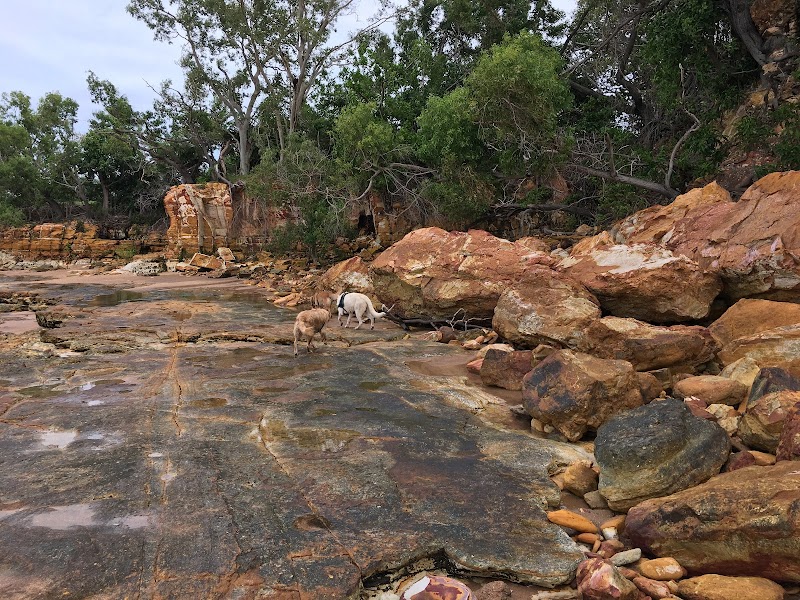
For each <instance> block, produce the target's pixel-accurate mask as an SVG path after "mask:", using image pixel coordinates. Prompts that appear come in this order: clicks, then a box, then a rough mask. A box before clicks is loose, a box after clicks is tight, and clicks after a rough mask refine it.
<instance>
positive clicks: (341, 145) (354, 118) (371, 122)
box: [333, 102, 400, 168]
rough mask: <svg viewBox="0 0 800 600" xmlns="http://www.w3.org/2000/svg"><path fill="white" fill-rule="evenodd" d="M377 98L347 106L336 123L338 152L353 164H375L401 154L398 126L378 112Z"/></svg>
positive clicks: (342, 157)
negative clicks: (394, 126)
mask: <svg viewBox="0 0 800 600" xmlns="http://www.w3.org/2000/svg"><path fill="white" fill-rule="evenodd" d="M375 109H376V105H375V103H374V102H368V103H365V104H356V105H354V106H348V107H346V108H345V109H344V110H343V111H342V112H341V114H340V115H339V118H338V119H337V120H336V123H335V124H334V126H333V138H334V140H335V151H336V156H337V157H339V158H340V159H342V160H345V161H347V162H349V163H351V164H353V165H359V166H363V167H367V168H369V167H371V166H376V165H381V164H385V163H387V162H389V161H390V160H392V158H393V157H394V156H396V155H398V154H399V152H400V149H399V148H398V143H397V140H396V136H395V132H394V128H393V127H392V126H391V124H390V123H388V122H386V121H385V120H382V119H379V118H378V117H376V116H375Z"/></svg>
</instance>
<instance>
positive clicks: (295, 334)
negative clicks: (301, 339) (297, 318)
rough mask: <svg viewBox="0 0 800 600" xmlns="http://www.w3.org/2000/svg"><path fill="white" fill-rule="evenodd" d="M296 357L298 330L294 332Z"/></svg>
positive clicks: (295, 353)
mask: <svg viewBox="0 0 800 600" xmlns="http://www.w3.org/2000/svg"><path fill="white" fill-rule="evenodd" d="M294 355H295V356H297V330H295V332H294Z"/></svg>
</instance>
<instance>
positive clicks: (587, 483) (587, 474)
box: [564, 460, 598, 496]
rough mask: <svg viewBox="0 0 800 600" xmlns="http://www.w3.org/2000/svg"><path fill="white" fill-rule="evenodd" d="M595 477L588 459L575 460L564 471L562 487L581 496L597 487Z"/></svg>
mask: <svg viewBox="0 0 800 600" xmlns="http://www.w3.org/2000/svg"><path fill="white" fill-rule="evenodd" d="M597 479H598V475H597V472H596V471H595V470H594V469H592V463H590V462H589V461H588V460H581V461H577V462H574V463H572V464H571V465H569V466H568V467H567V468H566V470H565V471H564V488H565V489H566V490H568V491H570V492H572V493H573V494H575V495H576V496H583V495H585V494H587V493H589V492H593V491H595V490H596V489H597Z"/></svg>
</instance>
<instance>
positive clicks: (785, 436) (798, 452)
mask: <svg viewBox="0 0 800 600" xmlns="http://www.w3.org/2000/svg"><path fill="white" fill-rule="evenodd" d="M775 458H776V460H779V461H781V460H800V403H798V404H795V405H794V407H793V408H792V409H791V410H790V411H789V414H788V415H787V416H786V420H785V422H784V424H783V431H781V438H780V440H779V441H778V449H777V450H776V457H775Z"/></svg>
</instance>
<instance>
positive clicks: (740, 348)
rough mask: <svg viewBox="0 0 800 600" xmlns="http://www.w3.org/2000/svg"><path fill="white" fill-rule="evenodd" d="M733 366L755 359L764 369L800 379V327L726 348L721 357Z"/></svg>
mask: <svg viewBox="0 0 800 600" xmlns="http://www.w3.org/2000/svg"><path fill="white" fill-rule="evenodd" d="M717 356H718V357H719V359H720V360H721V361H722V363H723V364H725V365H729V364H731V363H732V362H734V361H737V360H739V359H741V358H751V359H753V360H754V361H755V362H756V363H758V365H759V366H760V367H762V368H763V367H780V368H782V369H784V370H786V371H788V372H789V373H791V374H792V375H795V376H797V377H800V324H797V325H788V326H785V327H776V328H774V329H770V330H768V331H762V332H759V333H755V334H753V335H750V336H746V337H742V338H738V339H736V340H733V341H732V342H730V343H728V344H726V345H725V346H724V347H723V348H722V349H721V350H720V351H719V353H718V355H717Z"/></svg>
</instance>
